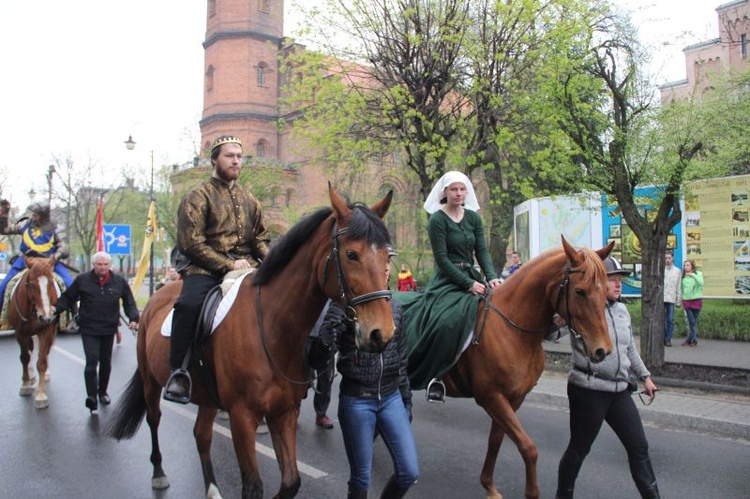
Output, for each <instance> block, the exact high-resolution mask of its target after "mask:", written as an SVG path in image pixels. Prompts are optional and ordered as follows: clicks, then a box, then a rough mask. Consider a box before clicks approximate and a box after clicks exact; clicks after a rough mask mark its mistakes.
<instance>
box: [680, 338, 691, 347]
mask: <svg viewBox="0 0 750 499" xmlns="http://www.w3.org/2000/svg"><path fill="white" fill-rule="evenodd" d="M690 345H692V343H690V340H685V341H683V342H682V346H684V347H689V346H690Z"/></svg>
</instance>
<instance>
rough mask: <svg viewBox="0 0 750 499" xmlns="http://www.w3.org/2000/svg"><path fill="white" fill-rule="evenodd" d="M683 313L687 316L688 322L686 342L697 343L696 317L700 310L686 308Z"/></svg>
mask: <svg viewBox="0 0 750 499" xmlns="http://www.w3.org/2000/svg"><path fill="white" fill-rule="evenodd" d="M685 313H686V314H687V320H688V338H687V340H688V342H689V343H697V342H698V315H699V314H700V313H701V311H700V310H693V309H692V308H686V309H685Z"/></svg>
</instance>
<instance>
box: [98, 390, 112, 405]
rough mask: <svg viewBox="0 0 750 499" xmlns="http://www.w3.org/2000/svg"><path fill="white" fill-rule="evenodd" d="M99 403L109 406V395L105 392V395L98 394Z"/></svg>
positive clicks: (110, 401)
mask: <svg viewBox="0 0 750 499" xmlns="http://www.w3.org/2000/svg"><path fill="white" fill-rule="evenodd" d="M99 402H101V403H102V405H109V404H111V403H112V399H111V398H109V395H108V394H107V393H106V392H105V393H100V394H99Z"/></svg>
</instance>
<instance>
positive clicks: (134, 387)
mask: <svg viewBox="0 0 750 499" xmlns="http://www.w3.org/2000/svg"><path fill="white" fill-rule="evenodd" d="M145 415H146V398H145V397H144V392H143V379H142V378H141V375H140V373H139V372H138V371H136V372H135V374H133V377H132V378H130V383H128V386H127V387H126V388H125V392H124V393H123V394H122V396H121V397H120V400H119V401H118V402H117V405H116V406H115V409H114V411H113V414H112V418H111V419H110V421H109V423H108V424H107V428H106V429H105V431H104V434H105V435H107V436H108V437H112V438H114V439H117V440H122V439H124V438H132V437H133V436H134V435H135V434H136V432H137V431H138V428H139V427H140V426H141V423H142V422H143V417H144V416H145Z"/></svg>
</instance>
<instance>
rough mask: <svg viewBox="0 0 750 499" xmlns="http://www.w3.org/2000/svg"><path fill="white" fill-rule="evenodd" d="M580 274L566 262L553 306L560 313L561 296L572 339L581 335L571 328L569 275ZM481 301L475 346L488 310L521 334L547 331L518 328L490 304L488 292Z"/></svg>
mask: <svg viewBox="0 0 750 499" xmlns="http://www.w3.org/2000/svg"><path fill="white" fill-rule="evenodd" d="M580 272H583V271H582V270H576V269H573V268H571V266H570V262H568V261H566V262H565V276H564V277H563V280H562V282H560V285H559V292H558V293H557V303H556V304H555V311H556V312H557V313H560V301H561V300H562V299H563V296H564V297H565V314H566V316H567V318H566V323H567V326H568V329H570V334H572V335H573V337H575V338H576V339H581V335H580V334H579V333H578V332H577V331H576V330H575V328H574V326H573V314H571V313H570V297H569V296H568V295H569V294H570V274H576V273H580ZM483 300H484V303H485V307H484V318H483V320H482V327H481V329H480V330H479V334H477V335H476V338H475V339H474V343H475V344H477V343H479V341H480V340H481V338H482V335H483V334H484V326H485V324H486V323H487V315H489V311H490V310H492V311H493V312H495V313H496V314H497V315H499V316H500V317H502V318H503V320H505V322H507V323H508V324H510V325H511V326H513V327H514V328H516V329H517V330H519V331H521V332H523V333H530V334H533V333H546V332H547V331H549V328H548V327H547V328H544V329H528V328H525V327H523V326H520V325H519V324H517V323H516V322H515V321H514V320H513V319H511V318H510V317H508V316H507V315H505V314H504V313H503V311H502V310H500V309H499V308H497V306H495V305H494V304H493V303H492V301H490V293H489V292H487V293H485V295H484V298H483ZM584 346H585V343H584Z"/></svg>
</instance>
